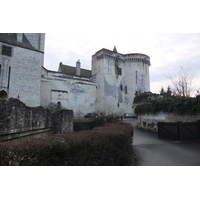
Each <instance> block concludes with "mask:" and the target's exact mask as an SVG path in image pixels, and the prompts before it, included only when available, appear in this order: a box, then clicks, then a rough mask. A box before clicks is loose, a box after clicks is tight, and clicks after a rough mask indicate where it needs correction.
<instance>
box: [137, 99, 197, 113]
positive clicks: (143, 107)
mask: <svg viewBox="0 0 200 200" xmlns="http://www.w3.org/2000/svg"><path fill="white" fill-rule="evenodd" d="M158 112H167V113H177V114H199V113H200V98H199V96H197V97H196V98H192V97H171V98H166V99H165V98H163V99H155V100H151V102H150V103H146V104H140V105H138V106H136V108H135V113H136V114H145V113H147V114H148V113H150V114H156V113H158Z"/></svg>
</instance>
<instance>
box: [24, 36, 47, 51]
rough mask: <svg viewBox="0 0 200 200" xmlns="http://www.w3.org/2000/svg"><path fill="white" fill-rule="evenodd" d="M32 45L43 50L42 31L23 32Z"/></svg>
mask: <svg viewBox="0 0 200 200" xmlns="http://www.w3.org/2000/svg"><path fill="white" fill-rule="evenodd" d="M24 34H25V36H26V37H27V39H28V40H29V42H30V43H31V44H32V46H33V47H35V48H36V49H38V50H39V51H42V52H44V45H45V34H44V33H24Z"/></svg>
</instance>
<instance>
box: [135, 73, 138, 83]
mask: <svg viewBox="0 0 200 200" xmlns="http://www.w3.org/2000/svg"><path fill="white" fill-rule="evenodd" d="M137 79H138V74H137V71H136V73H135V80H136V84H137Z"/></svg>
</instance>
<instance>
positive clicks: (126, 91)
mask: <svg viewBox="0 0 200 200" xmlns="http://www.w3.org/2000/svg"><path fill="white" fill-rule="evenodd" d="M127 93H128V89H127V86H125V94H127Z"/></svg>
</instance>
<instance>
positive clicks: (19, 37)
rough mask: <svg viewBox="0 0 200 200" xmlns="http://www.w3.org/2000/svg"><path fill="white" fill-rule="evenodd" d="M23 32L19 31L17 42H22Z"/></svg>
mask: <svg viewBox="0 0 200 200" xmlns="http://www.w3.org/2000/svg"><path fill="white" fill-rule="evenodd" d="M22 38H23V33H17V42H22Z"/></svg>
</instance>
